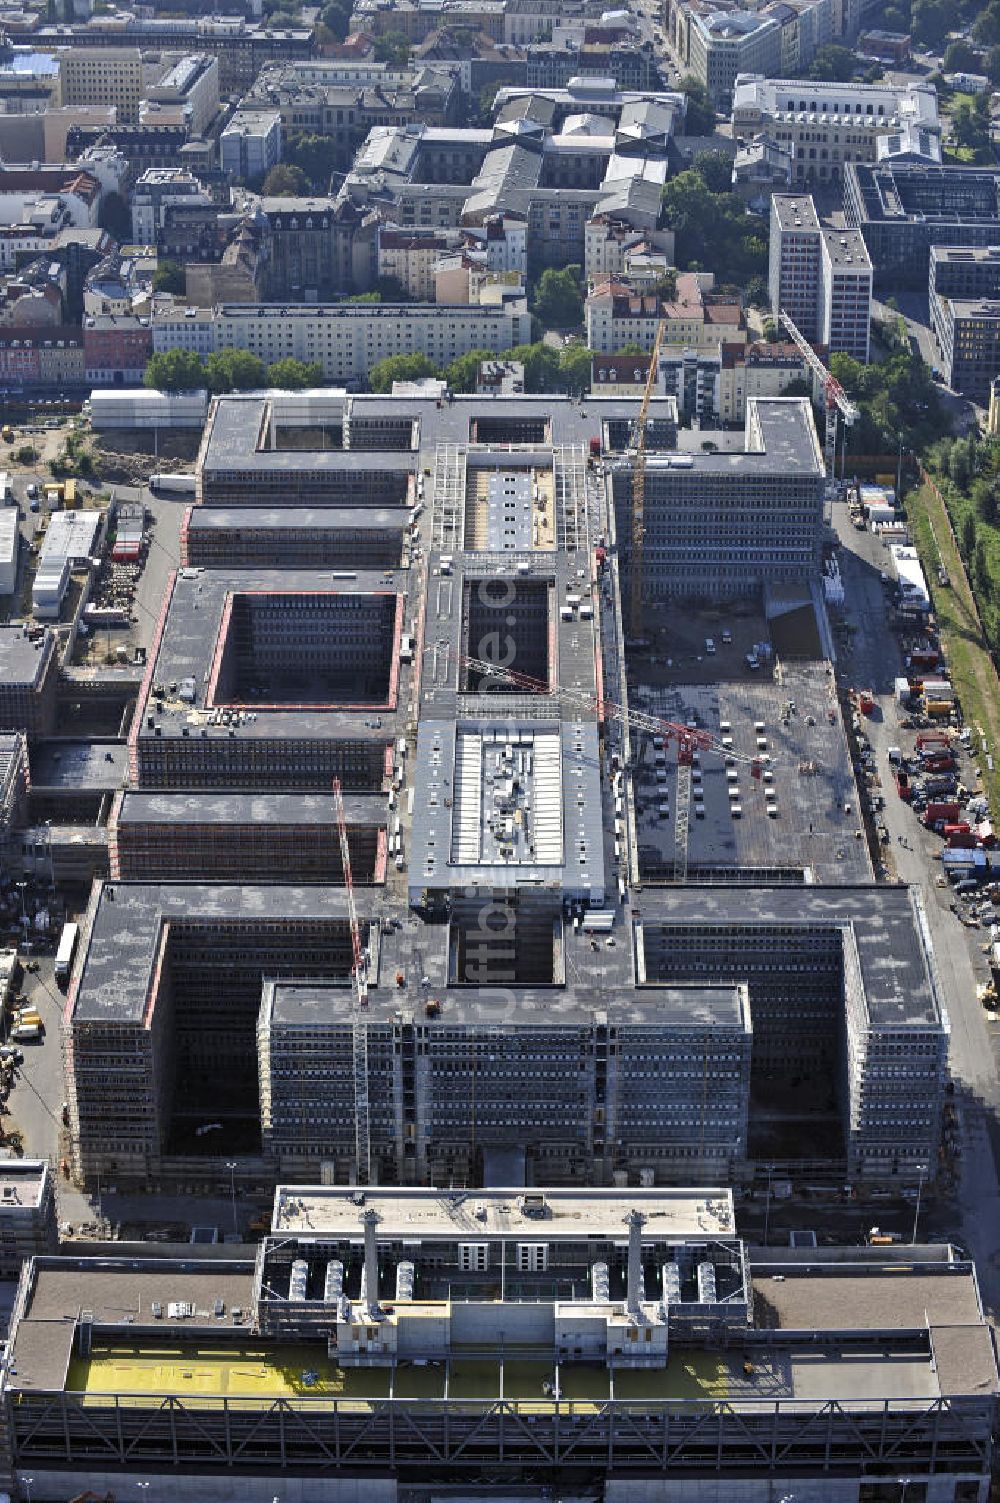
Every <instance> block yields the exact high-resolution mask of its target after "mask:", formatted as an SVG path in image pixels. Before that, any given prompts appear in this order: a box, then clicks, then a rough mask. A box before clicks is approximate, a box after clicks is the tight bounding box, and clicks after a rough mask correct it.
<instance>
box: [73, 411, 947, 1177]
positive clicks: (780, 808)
mask: <svg viewBox="0 0 1000 1503" xmlns="http://www.w3.org/2000/svg"><path fill="white" fill-rule="evenodd" d="M639 419H640V420H639V424H638V426H637V424H636V411H635V404H634V403H632V402H629V401H616V400H613V399H604V398H591V399H587V400H584V401H583V402H575V401H571V400H569V399H567V398H560V397H554V398H532V397H516V398H504V399H497V398H491V399H490V400H489V405H488V407H486V406H485V404H484V401H483V399H482V398H475V397H469V398H454V399H452V398H450V397H447V396H441V395H440V394H438V393H436V392H435V393H434V394H433V395H431V396H426V397H425V396H420V395H411V396H405V397H403V396H398V397H395V396H393V397H374V396H372V397H346V396H344V395H343V394H341V393H337V392H324V393H319V394H313V395H309V396H308V399H306V398H305V397H304V398H303V399H302V400H301V401H300V400H299V398H298V397H296V398H295V400H293V399H292V398H290V397H289V398H287V399H286V398H285V397H282V396H276V397H274V398H273V399H272V398H269V397H260V396H254V397H240V396H234V397H222V398H219V399H217V400H216V401H215V402H214V403H213V405H212V409H211V411H210V414H209V420H208V424H207V427H206V433H205V438H204V440H203V443H202V446H201V456H200V462H199V468H198V474H197V477H196V486H197V495H198V500H197V501H196V504H195V505H194V507H193V508H191V510H190V512H189V514H188V515H187V518H186V521H185V528H186V535H187V538H188V547H189V553H188V560H189V561H188V562H187V563H186V564H185V566H184V567H182V568H181V569H180V570H179V571H178V572H177V573H176V575H174V576H172V577H171V578H170V580H169V582H168V587H167V593H166V598H165V600H164V602H163V607H162V612H161V616H160V620H159V623H158V625H157V629H156V632H155V634H154V639H153V644H152V648H151V650H150V652H149V655H148V660H147V666H146V671H145V677H144V679H143V682H142V684H141V687H140V690H139V703H138V708H137V712H136V716H135V719H134V722H133V726H132V732H131V736H130V739H129V748H128V786H127V788H126V789H124V791H121V792H120V793H119V795H118V796H117V798H116V799H115V801H114V803H113V806H112V810H111V818H110V827H109V831H108V849H109V871H110V873H111V876H110V879H108V880H105V881H98V882H97V883H95V886H94V889H93V892H92V895H91V899H90V903H89V906H88V909H87V912H86V914H85V916H84V920H83V924H82V940H81V944H80V947H79V952H78V957H77V961H76V964H75V966H74V970H73V974H72V977H71V979H70V984H69V989H68V995H67V1002H66V1008H65V1018H64V1023H65V1030H66V1041H67V1046H66V1097H67V1119H68V1139H67V1157H68V1163H69V1166H70V1170H71V1172H72V1173H73V1174H74V1175H75V1176H76V1177H78V1178H79V1179H80V1180H81V1181H83V1182H85V1183H88V1184H93V1183H95V1182H96V1180H97V1179H98V1177H101V1178H103V1179H105V1180H106V1181H107V1180H113V1181H114V1182H115V1183H117V1184H122V1185H129V1184H134V1185H139V1184H141V1185H143V1186H153V1187H161V1188H163V1189H168V1188H169V1187H170V1186H172V1185H176V1184H194V1183H197V1182H198V1181H199V1178H200V1177H201V1176H204V1177H205V1178H206V1179H207V1180H211V1179H212V1177H213V1176H215V1177H217V1176H218V1174H219V1164H220V1163H223V1162H229V1161H230V1158H232V1160H233V1161H234V1162H238V1163H239V1164H240V1166H241V1172H245V1173H247V1174H249V1175H251V1176H252V1177H253V1178H254V1179H255V1180H256V1181H257V1182H258V1183H274V1182H275V1181H276V1180H277V1179H279V1178H284V1179H286V1180H296V1179H301V1180H307V1179H314V1180H322V1181H323V1182H325V1183H331V1184H358V1183H361V1184H380V1185H400V1186H414V1187H417V1186H420V1185H429V1184H437V1185H453V1186H476V1185H486V1186H488V1185H496V1184H506V1185H509V1184H525V1185H532V1184H540V1185H566V1184H570V1183H572V1184H576V1185H581V1184H587V1185H593V1186H610V1185H622V1184H628V1185H648V1186H666V1185H677V1184H687V1183H691V1182H692V1180H694V1181H699V1180H700V1181H703V1182H712V1183H719V1182H727V1181H728V1182H740V1181H746V1180H748V1179H752V1177H753V1175H754V1173H755V1172H756V1170H757V1167H758V1165H759V1164H760V1163H762V1162H766V1163H768V1164H770V1165H772V1166H780V1167H781V1169H782V1170H783V1171H784V1172H788V1173H795V1172H808V1173H811V1174H814V1175H816V1174H819V1175H827V1176H829V1177H831V1178H834V1177H842V1176H850V1177H858V1178H863V1179H867V1180H869V1181H870V1182H872V1183H882V1182H886V1183H889V1184H898V1183H902V1182H910V1181H912V1179H913V1178H914V1177H915V1176H916V1175H918V1174H925V1175H926V1174H932V1173H933V1171H934V1166H935V1164H936V1162H937V1156H938V1150H939V1142H940V1134H941V1119H942V1112H943V1103H944V1098H945V1093H946V1087H947V1068H946V1056H947V1044H948V1021H947V1014H946V1011H945V1009H944V1007H943V1005H942V1002H941V996H940V988H939V984H938V980H937V975H936V968H935V963H934V956H933V951H932V947H931V944H930V939H929V933H928V928H927V924H926V920H925V917H924V915H923V911H922V908H921V905H920V902H919V899H918V897H917V896H916V895H915V894H911V893H910V892H908V891H907V890H906V889H905V888H902V887H896V888H889V887H885V886H883V887H880V888H879V889H878V891H879V901H878V903H873V902H872V895H873V893H874V892H875V890H876V888H875V876H874V873H873V868H872V865H871V860H870V857H869V854H868V848H867V845H866V843H865V841H864V840H863V839H862V838H859V825H860V821H859V814H858V790H857V788H856V786H855V784H854V779H853V773H852V769H851V763H850V757H849V753H848V750H847V741H846V737H845V732H844V727H843V724H842V722H841V718H840V709H839V704H838V701H837V696H836V692H835V684H834V675H833V665H832V647H831V645H830V633H829V628H828V626H827V623H826V620H825V613H824V607H823V600H822V594H821V592H820V591H819V589H818V586H817V576H816V570H817V569H818V560H819V558H820V553H821V542H822V529H823V525H824V524H823V490H824V486H825V483H826V482H825V469H824V457H823V450H822V447H821V446H820V444H819V441H818V439H817V436H816V433H815V429H814V426H813V420H812V415H811V412H810V409H809V406H808V403H807V402H806V401H805V400H803V399H800V398H787V399H773V398H767V399H763V398H762V399H755V400H752V401H751V402H750V404H749V410H748V415H747V426H746V433H745V436H744V441H743V447H742V449H741V450H740V451H739V452H732V453H728V454H719V455H710V454H705V455H704V456H702V458H703V459H704V461H705V465H704V466H703V465H702V463H701V460H699V459H695V460H694V461H693V462H692V464H690V465H688V464H686V463H681V462H678V463H671V462H669V461H671V457H672V456H675V457H676V458H677V459H678V460H683V459H684V458H685V456H684V455H683V454H681V453H680V452H679V451H678V450H677V449H676V447H675V446H676V442H677V440H678V428H677V415H676V407H675V403H674V400H673V399H672V398H652V397H649V394H648V393H647V400H644V401H643V403H642V404H641V409H640V413H639ZM317 442H320V443H321V447H319V448H318V449H317V448H311V447H309V445H310V444H315V443H317ZM647 449H648V451H649V453H648V473H647V452H646V451H647ZM709 461H712V463H711V464H709V463H708V462H709ZM352 464H353V465H356V466H357V469H356V476H357V477H358V483H357V484H351V483H350V480H349V477H350V474H351V466H352ZM706 466H707V468H706ZM703 469H704V474H703V475H702V477H701V480H698V481H697V483H698V484H707V483H709V482H710V483H711V484H712V485H713V486H714V487H715V489H716V491H719V488H720V487H721V488H722V491H723V492H726V493H727V494H728V492H729V491H731V496H730V499H729V500H728V501H727V502H726V507H724V508H723V510H725V511H726V515H727V516H731V517H732V518H734V519H735V518H736V517H737V516H741V517H742V518H743V520H742V521H741V522H740V523H739V526H741V527H743V528H744V529H745V528H746V527H748V526H750V525H751V521H749V520H747V519H748V518H753V517H758V516H759V519H760V526H759V527H758V528H757V531H756V536H755V541H754V550H755V551H754V556H753V559H752V560H750V559H747V560H746V567H747V571H748V572H747V574H746V575H745V576H739V577H740V578H742V579H743V585H742V587H741V588H742V593H741V594H739V595H736V596H729V595H728V594H727V599H728V601H729V604H728V607H727V611H726V614H725V615H724V616H722V615H720V614H719V607H718V599H719V593H720V592H719V589H712V590H709V591H708V592H707V596H708V598H707V601H706V602H702V603H701V604H698V602H697V601H695V602H691V601H689V600H685V602H684V603H683V604H681V602H680V600H679V595H680V591H679V590H678V588H677V578H678V577H679V576H678V574H677V573H676V572H675V571H686V572H687V573H688V574H689V575H690V569H691V560H692V559H694V558H695V557H696V556H697V558H698V559H699V560H700V561H701V563H700V564H699V567H701V566H702V565H703V566H704V567H705V568H708V567H709V566H710V567H711V568H712V569H713V570H714V571H715V573H716V576H717V578H718V579H719V580H722V579H723V578H725V579H727V580H729V578H730V565H731V553H730V550H731V549H732V548H735V547H737V546H738V541H737V540H736V535H735V534H732V535H731V536H730V538H729V541H728V542H727V543H726V545H725V548H724V549H723V552H722V553H720V552H719V551H718V546H717V545H718V540H719V536H720V527H721V526H722V524H721V523H720V520H719V511H718V508H716V509H713V508H711V507H708V506H705V505H704V504H700V503H699V504H698V505H694V504H692V502H691V491H690V487H691V485H692V484H694V483H695V481H694V480H692V476H694V477H695V480H697V477H698V476H699V474H701V472H702V470H703ZM709 470H711V474H709ZM279 476H280V481H281V485H282V487H283V489H282V491H281V496H282V498H283V499H284V500H285V501H286V502H290V503H291V504H290V505H289V507H288V510H287V511H284V510H283V509H282V508H281V507H279V506H278V504H277V501H276V499H275V497H276V495H277V492H274V493H273V494H271V495H270V496H269V495H268V487H269V486H271V485H272V481H274V482H275V483H277V478H276V477H279ZM365 477H368V478H367V479H366V478H365ZM375 477H381V478H380V479H379V480H378V481H377V483H376V478H375ZM386 477H389V478H390V479H392V477H398V478H399V479H400V484H401V486H402V489H401V490H400V489H399V488H398V487H397V488H396V489H395V490H394V491H393V493H392V494H391V495H389V494H386V493H385V491H384V489H381V487H382V486H383V484H389V480H387V479H386ZM623 477H624V478H623ZM626 480H627V484H626ZM258 482H259V484H258ZM369 482H370V484H369ZM392 485H393V486H395V485H396V480H395V479H392ZM623 487H624V489H623ZM747 487H750V491H752V493H753V496H754V497H756V498H758V503H759V504H758V505H757V507H756V510H754V509H753V508H751V509H749V510H748V507H747V497H748V496H749V495H750V491H748V490H747ZM727 488H728V491H727ZM348 490H349V492H350V504H351V507H352V508H353V510H352V513H351V522H350V525H351V527H352V528H354V530H355V532H356V534H357V535H358V536H360V535H362V534H365V533H366V532H367V529H366V528H365V526H364V518H365V517H366V516H368V515H369V513H370V517H371V520H372V522H373V527H372V529H371V537H372V539H373V542H374V540H376V539H379V538H383V539H384V537H385V535H386V527H387V523H388V521H389V520H394V521H396V522H398V523H399V524H400V528H399V533H398V537H397V543H396V544H395V545H394V547H393V548H392V549H391V550H390V555H391V556H392V557H394V558H395V559H396V560H397V562H396V563H388V562H387V563H385V564H381V565H379V564H375V563H366V564H361V563H360V562H359V561H358V560H356V559H355V558H354V557H353V556H349V563H348V566H347V567H337V568H331V567H330V562H329V561H330V559H331V558H332V557H333V553H332V552H331V553H329V554H325V555H324V554H323V553H322V551H321V552H320V553H319V555H318V556H317V557H316V558H315V559H314V560H312V561H311V563H304V562H303V563H300V562H297V561H294V548H297V547H299V542H295V543H294V546H293V549H292V552H291V553H290V554H289V555H287V556H286V561H285V562H284V564H283V565H282V566H280V567H279V566H277V565H276V564H275V563H274V562H273V561H272V562H271V564H270V566H268V567H265V566H264V564H263V562H262V561H261V559H262V557H263V551H265V546H266V545H265V542H263V541H262V540H263V539H268V538H272V537H273V538H274V539H276V540H277V541H278V543H279V545H280V542H281V539H282V538H283V537H285V536H290V535H291V534H296V535H297V536H298V537H299V539H300V540H301V534H302V529H303V528H306V529H308V528H309V527H310V526H311V525H313V523H312V520H310V519H315V525H316V528H317V536H319V537H323V536H326V537H328V538H333V537H336V536H337V535H338V528H342V527H343V525H344V521H345V518H344V513H343V509H342V508H343V506H344V502H345V495H346V494H347V491H348ZM237 492H238V496H237ZM376 492H377V493H376ZM720 493H721V492H720ZM300 496H301V497H302V498H307V499H308V506H309V510H308V512H303V511H302V509H301V507H300V506H299V505H298V502H297V500H296V498H297V497H300ZM629 497H631V498H632V502H633V503H635V501H636V498H637V499H638V506H637V508H636V507H635V506H634V505H633V510H632V513H631V515H630V514H629V513H628V509H627V506H626V512H625V516H624V520H625V522H626V523H627V524H628V526H627V530H626V534H625V536H624V538H623V535H622V530H621V523H622V517H623V513H622V505H623V498H624V500H625V501H626V502H627V501H628V498H629ZM404 499H405V503H406V504H405V506H403V505H401V504H400V503H401V502H402V501H403V500H404ZM255 503H257V504H258V505H259V508H260V509H259V510H258V511H256V512H255V511H254V506H255ZM387 507H390V508H394V509H393V510H391V511H389V512H387V510H386V508H387ZM678 507H679V508H681V510H683V512H684V515H685V518H686V520H685V523H684V529H683V533H682V536H683V538H684V540H685V542H684V546H685V548H686V549H688V550H689V551H690V558H689V559H688V560H687V561H684V560H682V559H681V558H680V556H679V555H676V556H674V559H673V562H670V563H669V566H668V564H667V562H665V561H664V560H663V559H662V558H661V560H660V563H659V564H658V563H657V562H656V557H657V555H656V552H655V539H656V537H657V535H658V529H662V528H663V527H672V526H673V522H672V521H670V520H669V519H670V518H671V517H672V516H673V510H672V509H675V508H678ZM727 508H728V509H727ZM203 515H204V517H206V518H207V519H208V523H209V525H208V527H207V529H206V530H205V535H206V536H209V535H211V536H212V537H213V539H214V543H213V547H215V548H216V549H217V550H218V551H217V552H216V554H215V556H214V558H212V559H211V561H206V562H204V563H192V562H190V559H191V553H190V544H191V540H192V539H193V538H194V537H195V536H196V535H197V534H198V533H199V531H200V525H199V524H200V518H201V517H202V516H203ZM238 515H245V516H246V518H247V520H248V523H250V524H251V525H250V527H249V530H248V531H246V532H244V531H243V530H242V529H241V528H240V527H239V525H238V523H237V516H238ZM359 517H361V518H362V520H361V521H359V520H358V518H359ZM793 517H794V525H793V524H792V520H791V519H792V518H793ZM286 523H287V524H288V527H287V528H286V526H285V524H286ZM216 524H218V525H216ZM632 524H635V525H632ZM729 525H730V524H729V523H728V522H727V523H726V526H727V527H728V526H729ZM789 529H791V530H789ZM723 530H724V529H723ZM679 535H680V534H679ZM790 539H791V542H790ZM227 540H231V541H232V543H233V546H234V548H235V550H236V557H235V558H234V559H232V560H228V559H225V558H223V557H222V556H221V553H224V551H225V547H226V546H228V542H227ZM647 543H648V547H647ZM378 546H380V547H381V543H379V544H378ZM248 550H249V552H248ZM713 550H715V551H714V552H713ZM258 552H260V553H261V559H258V558H257V557H256V556H251V555H256V554H257V553H258ZM196 556H200V555H196ZM280 556H281V555H280V554H279V557H280ZM713 559H714V563H710V561H711V560H713ZM338 562H340V563H343V562H344V560H343V559H341V560H339V561H338ZM661 565H662V567H661ZM690 577H691V578H692V579H696V575H690ZM731 583H732V581H731V580H730V583H729V584H726V586H725V591H726V592H729V590H730V586H731ZM713 612H714V613H715V614H714V615H713ZM705 623H708V624H705ZM702 632H703V633H704V635H703V636H701V635H700V634H701V633H702ZM695 649H697V650H695ZM126 1065H127V1068H126ZM220 1081H221V1082H223V1084H222V1085H221V1087H220Z"/></svg>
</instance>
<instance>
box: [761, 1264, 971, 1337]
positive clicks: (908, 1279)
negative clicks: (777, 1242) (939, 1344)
mask: <svg viewBox="0 0 1000 1503" xmlns="http://www.w3.org/2000/svg"><path fill="white" fill-rule="evenodd" d="M753 1291H754V1313H755V1316H756V1321H757V1324H758V1325H761V1326H769V1327H778V1328H779V1329H783V1330H795V1331H865V1330H868V1331H880V1330H885V1329H886V1327H890V1328H891V1327H893V1326H896V1327H900V1326H901V1327H908V1328H911V1329H917V1330H922V1329H923V1328H924V1327H925V1326H927V1325H946V1326H978V1325H981V1324H982V1323H983V1312H982V1308H981V1306H980V1303H979V1291H978V1289H977V1287H976V1280H975V1276H974V1274H973V1272H972V1269H971V1267H969V1266H967V1265H966V1266H964V1267H963V1266H957V1265H954V1264H945V1265H943V1266H942V1267H940V1268H938V1269H935V1270H934V1271H932V1272H926V1271H924V1269H923V1268H922V1267H921V1268H920V1269H919V1270H918V1269H914V1268H911V1267H903V1268H900V1267H898V1266H896V1265H894V1264H892V1263H885V1264H879V1265H877V1266H875V1267H871V1266H861V1265H859V1266H858V1267H857V1268H856V1269H852V1270H843V1271H842V1270H840V1269H833V1268H823V1269H822V1270H820V1269H812V1268H808V1267H807V1268H796V1267H795V1265H794V1264H787V1265H786V1264H785V1263H782V1265H781V1272H780V1275H773V1274H760V1273H755V1275H754V1279H753Z"/></svg>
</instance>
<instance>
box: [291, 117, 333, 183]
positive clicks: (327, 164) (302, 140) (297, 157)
mask: <svg viewBox="0 0 1000 1503" xmlns="http://www.w3.org/2000/svg"><path fill="white" fill-rule="evenodd" d="M284 156H285V161H286V163H287V164H288V165H289V166H292V167H297V168H298V169H299V171H300V172H302V173H304V174H305V176H306V177H307V178H308V180H309V182H310V183H311V184H312V185H313V187H314V188H316V189H317V190H318V191H321V192H323V193H325V192H326V190H327V188H328V187H329V184H330V176H331V174H332V173H333V170H334V168H335V167H336V165H337V143H336V141H335V140H334V138H333V137H332V136H317V135H311V134H309V133H308V132H307V131H293V132H292V133H291V134H290V135H289V137H288V140H287V141H286V142H285V148H284Z"/></svg>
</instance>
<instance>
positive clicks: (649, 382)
mask: <svg viewBox="0 0 1000 1503" xmlns="http://www.w3.org/2000/svg"><path fill="white" fill-rule="evenodd" d="M666 328H667V325H666V321H665V320H664V319H662V318H661V319H660V322H659V323H658V324H657V326H656V338H655V339H654V340H653V353H652V355H651V356H650V357H649V370H648V371H647V372H646V386H645V389H644V390H643V393H642V402H641V404H640V407H639V418H638V421H637V423H636V435H635V462H634V464H633V466H632V556H631V558H630V559H629V588H630V591H631V594H630V601H629V619H630V623H631V629H632V636H633V637H635V638H638V637H641V636H642V635H643V625H644V621H645V614H644V602H643V589H644V587H645V569H644V564H645V552H646V424H647V422H648V420H649V403H650V400H651V399H652V396H653V387H654V386H655V385H656V361H657V356H658V355H659V353H660V345H661V344H662V343H663V336H664V334H665V333H666Z"/></svg>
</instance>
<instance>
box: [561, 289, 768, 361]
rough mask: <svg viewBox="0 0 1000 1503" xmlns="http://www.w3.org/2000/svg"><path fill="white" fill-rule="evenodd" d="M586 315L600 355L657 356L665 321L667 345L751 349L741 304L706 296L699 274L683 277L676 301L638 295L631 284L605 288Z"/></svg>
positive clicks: (590, 343)
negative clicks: (635, 352)
mask: <svg viewBox="0 0 1000 1503" xmlns="http://www.w3.org/2000/svg"><path fill="white" fill-rule="evenodd" d="M709 280H711V279H710V278H709ZM585 311H586V321H587V345H588V347H589V348H590V349H592V350H593V351H594V352H595V354H599V355H613V354H615V353H616V352H617V351H618V350H621V349H623V348H624V347H625V346H626V345H629V344H638V345H641V346H642V348H643V349H648V350H652V348H653V341H654V340H655V338H656V331H657V328H658V327H659V324H660V322H661V320H662V321H664V322H665V324H666V331H665V336H664V342H665V343H666V344H672V345H683V346H685V347H687V348H689V349H697V350H704V349H709V350H717V349H718V346H719V342H720V341H725V342H727V343H730V344H745V343H746V329H745V327H744V322H743V313H742V310H741V308H740V305H739V303H738V302H734V301H733V300H732V299H730V298H728V297H724V296H723V295H721V294H719V295H717V294H715V293H712V292H711V291H706V290H705V288H704V286H703V281H702V279H701V277H700V276H699V274H698V273H695V272H681V273H680V275H679V276H678V277H677V289H676V292H675V294H674V296H673V297H672V298H665V297H663V296H661V295H660V294H659V293H655V292H647V293H643V292H636V291H634V290H633V288H632V287H630V286H629V285H628V284H627V283H625V282H614V281H609V282H602V283H599V284H598V285H597V286H596V287H594V289H593V291H592V292H591V293H590V294H589V295H588V297H587V301H586V310H585Z"/></svg>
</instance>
